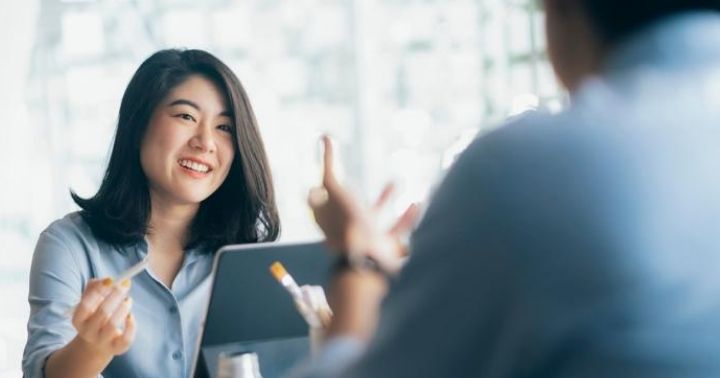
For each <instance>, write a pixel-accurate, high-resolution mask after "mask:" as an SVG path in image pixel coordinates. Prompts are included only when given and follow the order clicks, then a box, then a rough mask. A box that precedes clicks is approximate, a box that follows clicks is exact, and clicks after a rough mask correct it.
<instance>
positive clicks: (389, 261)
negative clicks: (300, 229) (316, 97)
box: [308, 136, 420, 273]
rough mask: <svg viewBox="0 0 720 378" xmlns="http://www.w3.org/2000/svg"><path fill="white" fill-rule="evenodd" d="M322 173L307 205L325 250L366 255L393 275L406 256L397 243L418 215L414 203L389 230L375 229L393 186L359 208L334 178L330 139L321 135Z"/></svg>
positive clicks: (353, 255) (355, 255)
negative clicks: (318, 185)
mask: <svg viewBox="0 0 720 378" xmlns="http://www.w3.org/2000/svg"><path fill="white" fill-rule="evenodd" d="M322 142H323V145H324V149H325V151H324V172H323V183H322V187H321V188H316V189H313V190H311V192H310V196H309V198H308V202H309V204H310V207H311V208H312V209H313V213H314V215H315V220H316V222H317V224H318V225H319V226H320V228H321V229H322V230H323V233H324V234H325V237H326V240H327V243H328V245H329V247H330V248H331V249H333V250H335V251H338V252H341V253H347V254H349V256H350V257H351V259H352V258H353V257H357V256H364V255H367V256H370V257H372V258H373V259H375V260H376V261H377V262H378V263H379V264H380V266H381V267H382V268H383V269H384V270H385V271H388V272H391V273H392V272H397V271H398V270H399V269H400V268H401V267H402V262H403V260H404V259H403V257H404V256H405V255H406V254H407V251H406V250H405V247H404V244H403V243H401V242H400V240H401V239H402V236H403V235H404V234H406V233H407V232H408V231H409V230H410V229H411V227H412V226H413V225H414V224H415V221H416V219H417V217H418V215H419V213H420V211H419V208H418V206H416V205H415V204H413V205H411V206H410V207H408V209H407V210H406V211H405V212H404V213H403V214H402V215H401V216H400V218H398V220H397V221H396V223H395V225H394V226H392V227H391V228H390V230H389V231H381V230H379V229H378V228H377V226H376V218H377V213H379V212H380V210H382V208H383V206H384V205H385V203H386V202H387V200H388V199H389V198H390V196H391V194H392V192H393V190H394V187H393V186H392V185H388V186H387V187H385V189H384V190H383V191H382V193H381V194H380V196H379V198H378V200H377V201H376V203H375V205H374V206H373V207H372V208H369V209H366V208H363V207H362V206H361V205H360V204H359V202H358V201H357V200H356V199H355V198H354V197H353V196H352V194H350V192H349V191H347V190H346V189H345V188H343V187H342V186H341V185H340V184H339V183H338V181H337V178H336V177H335V172H334V168H333V161H334V156H333V148H332V143H331V141H330V138H328V137H327V136H323V139H322Z"/></svg>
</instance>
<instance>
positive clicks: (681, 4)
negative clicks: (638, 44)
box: [582, 0, 720, 45]
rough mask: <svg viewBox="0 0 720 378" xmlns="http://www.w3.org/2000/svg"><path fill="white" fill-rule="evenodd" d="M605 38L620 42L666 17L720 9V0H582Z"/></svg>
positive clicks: (607, 40)
mask: <svg viewBox="0 0 720 378" xmlns="http://www.w3.org/2000/svg"><path fill="white" fill-rule="evenodd" d="M582 1H583V2H584V4H585V8H586V10H587V12H588V15H589V17H590V20H591V22H592V23H593V26H594V27H595V29H596V30H597V32H598V33H599V35H600V37H601V38H602V39H603V41H604V42H605V43H607V44H609V45H614V44H617V43H618V42H621V41H622V40H624V39H626V38H628V37H630V36H631V35H633V34H635V33H636V32H638V31H640V30H642V29H644V28H646V27H648V26H650V25H652V24H654V23H656V22H658V21H660V20H662V19H664V18H666V17H669V16H673V15H676V14H680V13H687V12H692V11H702V10H710V11H720V0H582Z"/></svg>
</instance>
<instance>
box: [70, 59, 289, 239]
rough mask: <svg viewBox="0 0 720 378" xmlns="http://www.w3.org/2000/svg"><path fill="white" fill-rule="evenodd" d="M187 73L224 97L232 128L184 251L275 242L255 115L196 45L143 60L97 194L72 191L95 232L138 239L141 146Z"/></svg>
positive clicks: (276, 226)
mask: <svg viewBox="0 0 720 378" xmlns="http://www.w3.org/2000/svg"><path fill="white" fill-rule="evenodd" d="M192 75H201V76H203V77H205V78H207V79H208V80H210V81H212V82H213V83H215V84H216V85H217V86H218V88H219V89H220V90H221V92H223V93H224V94H225V98H226V101H227V104H228V107H229V109H228V110H229V111H230V117H231V118H232V120H233V124H234V125H235V127H234V131H233V137H234V139H235V141H236V143H234V144H235V157H234V159H233V162H232V164H231V167H230V171H229V173H228V176H227V177H226V179H225V181H224V182H223V183H222V185H221V186H220V187H219V188H218V190H217V191H215V193H213V194H212V195H210V197H208V198H207V199H206V200H204V201H203V202H202V203H201V204H200V208H199V210H198V212H197V214H196V216H195V218H194V220H193V223H192V226H191V229H190V235H189V239H188V244H187V245H186V247H187V248H191V247H194V246H197V245H199V244H203V245H204V246H206V247H207V249H208V250H214V249H215V248H217V247H219V246H221V245H224V244H233V243H250V242H261V241H271V240H275V239H276V238H277V236H278V234H279V232H280V220H279V217H278V212H277V207H276V205H275V195H274V189H273V184H272V177H271V173H270V167H269V165H268V161H267V156H266V154H265V148H264V146H263V142H262V139H261V137H260V132H259V130H258V125H257V121H256V119H255V114H254V113H253V110H252V107H251V106H250V101H249V99H248V96H247V94H246V92H245V89H244V88H243V86H242V84H241V83H240V80H238V78H237V77H236V76H235V74H234V73H233V72H232V71H231V70H230V68H228V67H227V66H226V65H225V64H224V63H223V62H221V61H220V60H219V59H217V58H216V57H214V56H213V55H211V54H209V53H207V52H205V51H201V50H177V49H169V50H162V51H158V52H156V53H155V54H153V55H152V56H150V57H149V58H148V59H146V60H145V61H144V62H143V63H142V64H141V65H140V67H139V68H138V70H137V71H136V72H135V74H134V75H133V77H132V79H131V80H130V83H129V84H128V86H127V89H126V90H125V93H124V94H123V98H122V102H121V104H120V112H119V116H118V124H117V131H116V133H115V141H114V143H113V147H112V153H111V154H110V161H109V163H108V166H107V170H106V171H105V175H104V177H103V180H102V184H101V185H100V189H99V190H98V192H97V193H96V194H95V195H94V196H93V197H90V198H81V197H80V196H78V195H77V194H75V193H74V192H72V191H71V195H72V198H73V200H74V201H75V203H77V204H78V205H79V206H80V207H81V208H82V211H81V214H82V216H83V219H84V220H85V221H86V222H87V223H88V224H89V225H90V228H91V229H92V231H93V232H94V234H95V236H96V237H98V238H99V239H101V240H103V241H106V242H108V243H110V244H115V245H121V244H128V243H133V242H138V241H139V240H142V238H143V237H144V236H145V235H146V234H147V233H148V232H152V230H150V229H148V220H149V215H150V209H151V207H150V193H149V186H148V181H147V178H146V176H145V174H144V172H143V170H142V166H141V164H140V145H141V141H142V138H143V137H144V135H145V131H146V129H147V127H148V123H149V122H150V118H151V116H152V113H153V111H154V110H155V108H156V107H157V106H158V105H159V104H160V102H161V101H162V100H163V99H164V98H165V97H166V96H167V95H168V94H169V93H170V91H171V90H172V89H173V88H175V87H177V86H178V85H180V84H181V83H183V82H184V81H185V80H187V79H188V78H189V77H190V76H192Z"/></svg>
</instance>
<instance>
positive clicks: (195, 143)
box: [190, 126, 215, 152]
mask: <svg viewBox="0 0 720 378" xmlns="http://www.w3.org/2000/svg"><path fill="white" fill-rule="evenodd" d="M210 130H211V129H210V128H209V127H205V126H200V127H198V128H197V132H196V133H195V135H193V137H192V138H191V139H190V147H192V148H194V149H198V150H201V151H203V152H215V140H214V139H213V135H212V132H210Z"/></svg>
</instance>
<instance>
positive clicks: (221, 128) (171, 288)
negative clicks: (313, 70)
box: [23, 50, 280, 378]
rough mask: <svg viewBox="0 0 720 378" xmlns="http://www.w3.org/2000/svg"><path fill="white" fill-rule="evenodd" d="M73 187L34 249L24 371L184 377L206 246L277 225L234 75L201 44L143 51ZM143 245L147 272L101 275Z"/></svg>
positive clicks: (133, 258) (253, 127)
mask: <svg viewBox="0 0 720 378" xmlns="http://www.w3.org/2000/svg"><path fill="white" fill-rule="evenodd" d="M72 197H73V199H74V200H75V202H76V203H77V204H78V205H79V206H80V207H81V208H82V210H81V211H79V212H74V213H71V214H68V215H67V216H65V217H64V218H62V219H60V220H58V221H55V222H53V223H52V224H51V225H50V226H49V227H48V228H47V229H45V231H43V232H42V234H41V235H40V238H39V240H38V243H37V246H36V249H35V253H34V255H33V261H32V267H31V271H30V292H29V302H30V308H31V313H30V319H29V321H28V334H29V335H28V340H27V344H26V346H25V353H24V358H23V372H24V374H25V376H27V377H49V378H50V377H96V376H98V375H102V376H104V377H105V378H109V377H123V378H126V377H185V376H187V375H188V374H189V369H190V365H191V362H192V361H191V359H192V356H193V352H194V348H195V347H196V339H197V336H198V332H199V329H200V322H201V317H202V314H201V311H202V309H203V308H204V304H205V302H206V300H207V294H208V293H209V285H210V276H209V275H210V271H211V266H212V260H213V252H214V251H215V250H216V249H217V248H218V247H219V246H221V245H224V244H231V243H254V242H262V241H271V240H275V239H276V238H277V236H278V233H279V227H280V224H279V219H278V214H277V209H276V205H275V199H274V193H273V184H272V180H271V175H270V168H269V166H268V162H267V157H266V154H265V151H264V147H263V143H262V140H261V138H260V134H259V130H258V126H257V122H256V120H255V116H254V113H253V110H252V108H251V106H250V102H249V100H248V97H247V94H246V93H245V90H244V88H243V86H242V85H241V83H240V81H239V80H238V78H237V77H236V76H235V74H234V73H233V72H232V71H231V70H230V69H229V68H228V67H227V66H226V65H225V64H224V63H222V62H221V61H220V60H218V59H217V58H216V57H214V56H212V55H210V54H209V53H207V52H204V51H201V50H162V51H159V52H157V53H155V54H153V55H152V56H150V57H149V58H148V59H147V60H145V61H144V62H143V63H142V64H141V65H140V67H139V68H138V70H137V71H136V72H135V74H134V76H133V77H132V79H131V81H130V83H129V84H128V87H127V89H126V90H125V93H124V95H123V98H122V103H121V105H120V112H119V119H118V125H117V131H116V135H115V140H114V145H113V149H112V153H111V156H110V161H109V163H108V167H107V170H106V171H105V175H104V178H103V180H102V184H101V186H100V188H99V190H98V192H97V194H95V195H94V196H93V197H91V198H81V197H80V196H78V195H76V194H75V193H72ZM146 256H149V261H150V263H149V268H148V269H147V271H146V272H143V273H142V274H140V275H139V276H137V277H136V278H135V279H134V280H133V281H126V282H121V283H115V282H113V281H112V277H116V276H117V275H118V274H119V273H120V272H123V271H125V270H126V269H127V268H128V267H130V266H132V265H133V264H135V263H137V262H138V261H141V260H142V259H143V258H145V257H146ZM76 303H77V307H76V309H75V310H74V312H73V315H70V316H68V315H67V313H68V309H70V308H72V306H73V305H75V304H76Z"/></svg>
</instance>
